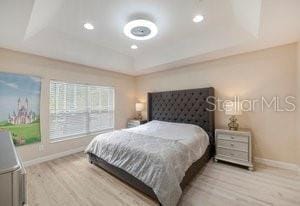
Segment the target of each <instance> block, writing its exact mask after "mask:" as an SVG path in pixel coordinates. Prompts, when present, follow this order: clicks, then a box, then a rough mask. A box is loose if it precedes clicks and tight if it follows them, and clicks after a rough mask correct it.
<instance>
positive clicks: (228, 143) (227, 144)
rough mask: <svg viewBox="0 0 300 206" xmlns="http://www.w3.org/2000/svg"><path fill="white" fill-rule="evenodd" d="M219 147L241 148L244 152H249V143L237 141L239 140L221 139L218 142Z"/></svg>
mask: <svg viewBox="0 0 300 206" xmlns="http://www.w3.org/2000/svg"><path fill="white" fill-rule="evenodd" d="M217 144H218V147H225V148H229V149H235V150H240V151H244V152H248V150H249V149H248V147H249V145H248V143H247V142H237V141H232V140H222V139H219V141H218V142H217Z"/></svg>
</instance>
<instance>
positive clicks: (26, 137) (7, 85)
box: [0, 72, 41, 146]
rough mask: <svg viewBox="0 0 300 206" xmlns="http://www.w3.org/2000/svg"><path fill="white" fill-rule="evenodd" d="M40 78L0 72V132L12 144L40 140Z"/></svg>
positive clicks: (23, 143)
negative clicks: (11, 141)
mask: <svg viewBox="0 0 300 206" xmlns="http://www.w3.org/2000/svg"><path fill="white" fill-rule="evenodd" d="M40 92H41V81H40V78H38V77H34V76H27V75H18V74H11V73H3V72H0V131H9V132H10V134H11V137H12V138H13V141H14V143H15V145H17V146H19V145H25V144H31V143H36V142H40V141H41V133H40V115H39V113H40Z"/></svg>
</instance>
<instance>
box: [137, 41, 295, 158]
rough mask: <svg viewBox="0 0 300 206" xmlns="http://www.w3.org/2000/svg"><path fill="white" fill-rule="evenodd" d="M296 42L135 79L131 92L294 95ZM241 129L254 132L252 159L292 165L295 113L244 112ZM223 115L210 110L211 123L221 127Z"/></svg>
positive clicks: (142, 95)
mask: <svg viewBox="0 0 300 206" xmlns="http://www.w3.org/2000/svg"><path fill="white" fill-rule="evenodd" d="M296 49H297V47H296V44H291V45H286V46H282V47H276V48H272V49H267V50H263V51H258V52H253V53H248V54H242V55H237V56H232V57H228V58H223V59H219V60H215V61H209V62H206V63H201V64H196V65H191V66H187V67H184V68H179V69H175V70H170V71H164V72H158V73H154V74H150V75H144V76H140V77H138V78H137V80H136V81H137V96H138V99H140V100H141V101H146V93H147V92H153V91H164V90H176V89H189V88H201V87H207V86H212V87H214V88H215V89H216V95H217V96H219V97H222V98H227V97H229V98H230V97H233V96H235V95H237V96H240V97H241V98H246V99H255V98H260V97H261V96H264V97H266V98H271V97H272V96H273V95H278V96H281V97H284V96H286V95H293V96H295V95H296V85H297V82H296V67H297V64H296ZM239 119H240V125H241V127H246V128H251V129H252V131H253V134H254V155H255V156H256V157H261V158H266V159H272V160H278V161H286V162H290V163H296V162H297V161H298V160H297V158H296V127H295V126H296V124H295V122H296V112H274V111H272V110H268V111H265V112H260V111H256V112H247V113H244V114H243V115H242V116H241V117H239ZM227 122H228V117H227V116H225V115H224V113H223V112H217V113H216V127H217V128H220V127H225V126H226V124H227Z"/></svg>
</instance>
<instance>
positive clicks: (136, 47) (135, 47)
mask: <svg viewBox="0 0 300 206" xmlns="http://www.w3.org/2000/svg"><path fill="white" fill-rule="evenodd" d="M130 48H131V49H133V50H135V49H138V46H137V45H135V44H133V45H131V47H130Z"/></svg>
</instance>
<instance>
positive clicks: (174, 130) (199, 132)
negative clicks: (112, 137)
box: [124, 120, 209, 161]
mask: <svg viewBox="0 0 300 206" xmlns="http://www.w3.org/2000/svg"><path fill="white" fill-rule="evenodd" d="M124 130H125V131H128V132H132V133H136V134H143V135H147V136H152V137H159V138H163V139H169V140H177V141H178V142H180V143H182V144H184V145H186V146H187V147H189V148H190V149H191V150H192V151H193V152H194V154H195V157H196V160H198V159H199V158H200V157H202V155H203V154H204V152H205V150H206V148H207V146H208V145H209V137H208V135H207V133H206V132H205V131H204V130H203V129H202V128H201V127H199V126H196V125H193V124H183V123H171V122H163V121H157V120H153V121H151V122H149V123H146V124H143V125H141V126H139V127H133V128H130V129H124ZM194 161H195V160H194Z"/></svg>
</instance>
